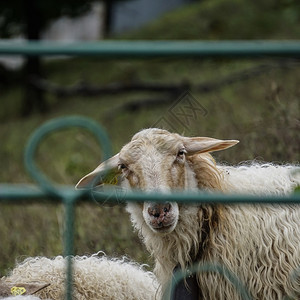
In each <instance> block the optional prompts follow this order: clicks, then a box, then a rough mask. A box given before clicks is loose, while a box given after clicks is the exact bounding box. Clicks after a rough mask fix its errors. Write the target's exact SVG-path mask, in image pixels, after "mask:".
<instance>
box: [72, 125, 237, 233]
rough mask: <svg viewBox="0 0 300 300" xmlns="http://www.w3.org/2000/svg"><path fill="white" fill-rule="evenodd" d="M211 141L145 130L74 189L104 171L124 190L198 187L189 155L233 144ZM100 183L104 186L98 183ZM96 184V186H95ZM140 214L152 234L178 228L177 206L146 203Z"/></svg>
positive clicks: (169, 189) (152, 129)
mask: <svg viewBox="0 0 300 300" xmlns="http://www.w3.org/2000/svg"><path fill="white" fill-rule="evenodd" d="M236 143H237V141H223V140H216V139H213V138H202V137H199V138H186V137H182V136H180V135H178V134H171V133H169V132H168V131H166V130H161V129H155V128H150V129H145V130H142V131H140V132H139V133H137V134H136V135H134V137H133V138H132V140H131V142H130V143H128V144H127V145H125V146H124V147H123V148H122V149H121V151H120V153H118V154H117V155H115V156H114V157H112V158H111V159H109V160H107V161H106V162H104V163H102V164H101V165H100V166H98V167H97V168H96V169H95V170H94V171H93V172H91V173H90V174H88V175H86V176H85V177H83V178H82V179H81V180H80V181H79V183H78V184H77V186H76V187H77V188H82V187H85V186H88V185H89V184H90V183H91V181H93V179H94V178H95V177H98V175H99V174H101V173H102V172H104V171H107V170H113V171H114V172H115V173H117V174H120V175H121V185H122V187H124V188H126V189H137V190H142V191H144V192H146V193H150V192H159V193H170V192H171V191H174V190H182V189H190V188H196V187H197V181H196V179H195V176H194V173H193V171H192V166H190V163H189V162H188V161H187V160H186V158H187V157H188V156H190V155H194V154H199V153H205V152H210V151H217V150H221V149H225V148H228V147H231V146H233V145H234V144H236ZM99 181H100V182H99V183H100V184H101V183H103V181H102V182H101V180H99ZM97 184H98V183H97ZM142 215H143V218H144V221H145V222H146V224H147V225H148V226H149V227H150V228H151V230H153V231H154V232H159V233H169V232H171V231H172V230H174V228H175V227H176V225H177V222H178V219H179V207H178V204H177V203H174V202H171V203H162V204H161V203H160V204H159V203H150V202H148V201H145V202H144V204H143V206H142Z"/></svg>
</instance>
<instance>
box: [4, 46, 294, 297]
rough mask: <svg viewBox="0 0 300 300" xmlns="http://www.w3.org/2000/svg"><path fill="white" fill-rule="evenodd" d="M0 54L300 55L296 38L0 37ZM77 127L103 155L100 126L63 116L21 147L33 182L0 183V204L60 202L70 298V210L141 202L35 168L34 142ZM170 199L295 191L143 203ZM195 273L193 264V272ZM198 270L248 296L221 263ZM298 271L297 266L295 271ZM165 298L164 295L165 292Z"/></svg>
mask: <svg viewBox="0 0 300 300" xmlns="http://www.w3.org/2000/svg"><path fill="white" fill-rule="evenodd" d="M0 55H22V56H30V55H38V56H57V55H67V56H98V57H103V58H106V57H111V58H129V57H130V58H148V57H149V58H151V57H180V58H191V57H199V58H201V57H203V58H206V57H233V58H239V57H251V58H260V57H294V58H299V57H300V41H297V40H295V41H100V42H93V43H73V42H72V43H56V42H47V41H41V42H19V41H18V42H12V41H9V40H0ZM74 126H77V127H81V128H84V129H87V130H89V131H91V132H92V133H93V134H94V135H95V136H96V138H97V140H98V142H99V144H100V145H101V148H102V150H103V152H104V159H105V158H107V157H109V156H110V155H111V146H110V141H109V139H108V137H107V135H106V133H105V132H104V130H103V129H102V128H101V127H100V126H99V125H98V124H96V123H95V122H94V121H92V120H89V119H87V118H82V117H66V118H59V119H55V120H52V121H50V122H47V123H45V124H44V125H42V126H41V127H40V128H38V129H37V130H36V131H35V132H34V133H33V135H32V136H31V137H30V139H29V142H28V144H27V146H26V150H25V166H26V168H27V170H28V172H29V173H30V175H31V176H32V177H33V178H34V180H35V181H36V182H37V183H38V185H27V184H7V183H2V184H0V203H4V202H6V203H22V204H26V203H31V202H36V201H40V200H43V201H50V202H54V203H57V202H58V203H62V204H63V205H64V206H65V213H66V218H65V222H66V223H65V233H64V255H66V256H67V257H68V258H69V259H68V268H67V275H66V276H67V284H66V299H67V300H70V299H72V260H71V255H72V254H73V253H74V248H73V243H74V226H73V222H74V208H75V205H76V204H77V203H79V202H81V201H90V202H93V201H94V202H97V203H98V202H99V203H107V202H109V203H111V202H115V203H123V202H126V201H138V202H142V201H144V200H145V195H144V194H143V193H133V192H126V193H122V192H121V191H120V190H118V189H115V188H114V189H105V190H97V191H76V190H75V189H74V188H73V187H70V186H59V185H55V184H53V183H51V182H50V181H49V180H48V179H47V177H46V176H45V175H44V174H43V173H42V172H41V171H40V170H39V168H38V167H37V166H36V164H35V161H34V158H35V153H36V149H37V146H38V145H39V143H40V142H41V141H42V139H43V138H44V137H46V136H47V135H49V134H51V133H53V132H55V131H57V130H60V129H63V128H69V127H74ZM170 200H173V201H176V202H201V203H284V204H291V203H293V204H294V203H300V194H294V195H291V196H278V197H266V196H265V197H254V196H245V195H244V196H243V195H241V196H239V195H236V196H229V195H226V196H225V195H219V194H204V193H193V194H187V193H174V194H172V195H165V194H163V195H159V194H147V201H170ZM196 271H199V269H198V267H196V266H195V267H193V272H196ZM200 271H203V272H206V271H214V272H219V273H220V274H223V275H224V276H226V277H227V278H228V279H229V280H230V281H231V282H232V284H233V285H234V286H235V287H236V288H237V290H238V291H239V292H240V295H241V298H242V299H247V300H250V299H251V296H250V295H249V294H248V292H247V288H246V287H244V286H243V285H242V284H241V282H240V281H239V279H238V278H236V276H235V275H234V274H231V273H230V272H229V271H228V270H224V268H223V267H221V266H218V265H217V266H214V265H207V266H202V269H200ZM295 272H298V270H295ZM184 275H185V274H184V273H182V272H181V273H178V274H175V279H174V281H173V282H172V283H171V286H172V287H174V284H175V283H176V282H177V281H178V280H180V279H181V278H183V277H184ZM165 296H166V299H168V297H169V295H165Z"/></svg>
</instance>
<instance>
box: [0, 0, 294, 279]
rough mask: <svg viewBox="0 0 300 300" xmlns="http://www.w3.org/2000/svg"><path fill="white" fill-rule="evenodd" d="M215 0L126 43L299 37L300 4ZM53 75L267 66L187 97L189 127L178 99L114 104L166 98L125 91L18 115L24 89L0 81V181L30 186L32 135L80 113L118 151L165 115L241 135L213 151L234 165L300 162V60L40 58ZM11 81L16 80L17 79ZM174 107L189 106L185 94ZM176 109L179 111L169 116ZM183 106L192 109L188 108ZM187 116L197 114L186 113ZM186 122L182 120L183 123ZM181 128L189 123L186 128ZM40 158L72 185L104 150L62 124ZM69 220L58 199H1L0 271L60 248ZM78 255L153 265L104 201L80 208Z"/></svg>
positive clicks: (202, 73) (156, 77)
mask: <svg viewBox="0 0 300 300" xmlns="http://www.w3.org/2000/svg"><path fill="white" fill-rule="evenodd" d="M276 3H279V2H278V1H271V0H264V1H253V0H243V1H240V0H210V1H201V2H200V3H195V4H193V5H190V6H188V7H186V8H181V9H179V10H178V11H175V12H172V13H170V14H167V15H166V16H164V17H163V18H162V19H160V20H158V21H156V22H154V23H153V24H151V25H149V26H147V27H145V28H142V29H141V30H139V31H137V32H134V33H130V34H126V35H125V36H122V37H116V38H124V37H125V38H127V39H139V38H143V39H147V38H153V39H156V38H157V39H216V40H219V39H258V38H268V39H275V38H276V39H277V38H282V39H287V38H289V39H298V38H299V33H300V32H299V30H300V26H299V25H300V13H299V5H298V3H297V1H284V0H282V1H280V5H276ZM43 64H44V69H45V73H46V74H47V79H48V80H50V81H52V82H55V83H58V84H63V85H72V84H74V83H75V82H77V81H78V80H80V79H81V80H85V81H87V82H90V83H94V84H98V85H99V84H101V85H105V84H109V83H112V82H125V83H128V84H129V83H130V82H133V81H136V80H138V81H140V82H148V83H160V84H161V83H170V84H176V83H178V84H179V83H182V82H190V83H191V84H192V86H197V85H199V84H201V83H204V82H218V81H220V80H222V79H224V78H227V76H229V75H230V74H233V73H241V74H242V73H243V72H244V71H245V70H246V71H248V70H253V68H256V67H259V66H261V65H265V66H267V68H265V69H264V71H262V72H258V73H255V74H256V75H255V76H253V75H252V76H249V78H247V79H244V80H243V81H241V80H237V81H236V82H235V83H231V84H228V85H226V86H222V87H219V88H217V87H216V88H215V89H214V90H213V91H212V92H203V91H202V92H200V91H199V90H197V89H196V88H191V90H190V94H189V95H191V96H192V98H193V99H195V101H196V102H197V103H198V104H200V105H201V107H202V108H204V109H205V112H206V113H203V114H196V115H192V117H191V118H189V119H188V120H189V126H188V127H187V126H185V125H186V123H184V122H185V121H186V119H185V118H184V117H183V116H181V117H179V115H178V114H177V115H176V116H177V118H179V121H178V119H177V120H174V112H175V110H174V107H173V106H172V104H171V103H170V104H164V105H163V104H162V105H159V106H155V107H151V108H149V107H147V108H144V109H141V110H135V111H130V110H125V111H122V112H120V111H119V110H117V109H118V108H119V107H120V105H122V104H124V103H128V102H130V101H132V100H140V101H143V100H145V99H149V98H153V99H155V98H158V97H161V96H160V95H158V94H156V93H142V92H138V93H137V92H135V93H127V94H118V95H114V94H111V95H108V96H107V95H106V96H102V97H101V96H98V97H83V96H77V97H73V98H55V97H54V96H52V95H47V99H46V100H47V102H48V104H49V106H50V107H51V111H50V112H48V113H47V114H44V115H41V114H38V113H36V114H33V115H32V116H31V117H28V118H26V119H25V118H19V116H18V113H17V112H18V111H19V107H20V106H21V99H22V88H21V86H20V85H18V84H14V83H10V84H7V85H6V86H2V87H1V90H2V92H1V103H0V107H1V109H0V122H1V126H0V140H1V141H2V143H1V147H0V160H1V170H2V171H1V172H0V182H9V183H24V182H25V183H30V182H32V179H31V178H30V177H29V176H28V175H27V173H26V171H25V170H24V167H23V151H24V146H25V144H26V141H27V140H28V137H29V135H30V134H31V132H32V131H33V130H34V129H35V128H37V127H38V126H39V125H41V124H42V123H43V122H44V121H46V120H49V119H51V118H54V117H58V116H66V115H72V114H77V115H79V114H80V115H84V116H88V117H91V118H93V119H95V120H97V121H98V122H99V123H101V124H102V125H103V127H104V128H105V129H106V131H107V132H108V134H109V136H110V137H111V141H112V143H113V149H114V151H115V152H117V151H118V150H119V149H120V147H121V146H122V145H123V144H124V143H126V142H127V141H128V140H129V139H130V137H131V136H132V135H133V134H134V133H135V132H137V131H138V130H140V129H141V128H145V127H149V126H152V125H154V124H157V122H158V121H159V120H160V119H161V118H162V117H164V118H165V120H167V121H168V123H166V124H165V126H166V127H168V124H169V125H170V124H171V125H172V126H173V127H174V126H175V128H173V130H176V131H178V132H179V133H184V134H186V135H199V136H201V135H203V136H213V137H217V138H229V139H232V138H233V139H239V140H240V141H241V143H240V144H239V145H237V146H235V147H234V148H232V149H230V150H228V151H224V152H223V153H221V152H220V153H217V154H216V157H217V159H218V160H219V161H221V162H228V163H238V162H240V161H245V160H250V159H258V160H266V161H276V162H297V161H299V144H300V143H299V98H300V91H299V84H298V83H299V81H300V72H299V67H300V65H299V61H297V60H292V59H290V60H284V61H283V60H280V59H276V60H275V59H274V60H270V59H256V60H253V61H251V60H240V59H236V60H233V59H232V60H229V59H218V60H213V59H209V60H201V59H198V60H196V59H184V60H174V59H167V58H165V59H151V60H117V61H114V60H110V61H107V60H105V61H104V60H101V59H97V58H93V59H91V58H73V59H67V60H56V61H44V62H43ZM14 78H15V77H14ZM178 99H181V102H180V101H179V102H178V104H177V106H176V107H175V109H176V108H177V109H178V110H181V109H185V107H184V105H183V104H185V103H186V102H185V101H186V99H187V98H186V97H183V96H182V95H180V94H178V95H174V101H176V100H178ZM172 112H173V114H172ZM185 112H187V111H185ZM189 113H191V111H189ZM180 118H181V119H180ZM184 124H185V125H184ZM37 161H38V164H39V166H40V167H41V169H42V170H44V172H45V173H46V174H47V175H48V176H49V177H50V178H51V180H53V181H55V182H57V183H59V184H71V185H75V183H76V182H77V181H78V180H79V179H80V178H81V177H82V176H83V175H84V174H86V173H87V172H89V171H90V170H92V169H93V168H94V167H96V166H97V164H99V162H100V161H101V149H100V147H99V146H98V145H97V143H96V142H95V140H94V139H93V138H92V137H91V136H90V135H89V134H87V133H86V132H84V131H82V130H79V129H72V130H66V131H63V132H61V133H56V134H54V135H53V136H51V137H48V138H47V139H46V140H45V141H44V142H43V143H42V145H41V146H40V148H39V151H38V155H37ZM63 224H64V217H63V208H62V207H61V206H60V205H54V204H49V203H44V202H42V203H38V204H36V203H35V204H30V205H8V204H0V252H1V258H0V273H1V274H4V273H5V271H6V270H7V268H9V267H11V266H12V265H13V263H14V261H15V259H18V260H20V259H22V258H24V257H26V256H30V255H47V256H52V255H58V254H61V253H62V246H61V242H62V232H63V226H64V225H63ZM75 226H76V236H75V251H76V254H88V253H95V252H97V251H100V250H102V251H104V252H106V253H107V254H108V255H110V256H122V255H128V256H129V257H131V258H132V259H134V260H137V261H139V262H141V263H149V264H150V265H151V258H149V257H148V254H147V252H146V250H145V249H144V248H143V246H142V245H141V243H140V242H139V241H138V237H137V236H136V235H135V234H134V233H133V232H132V228H131V224H130V222H129V217H128V215H127V214H126V212H125V210H124V207H123V206H114V207H106V206H99V205H96V204H82V205H79V206H78V207H77V208H76V225H75Z"/></svg>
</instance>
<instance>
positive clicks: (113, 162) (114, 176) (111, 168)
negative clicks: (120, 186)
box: [75, 153, 120, 189]
mask: <svg viewBox="0 0 300 300" xmlns="http://www.w3.org/2000/svg"><path fill="white" fill-rule="evenodd" d="M118 162H119V153H118V154H116V155H115V156H113V157H111V158H110V159H108V160H106V161H104V162H103V163H101V164H100V165H99V166H98V167H97V168H96V169H95V170H94V171H92V172H91V173H89V174H87V175H85V176H84V177H83V178H81V179H80V180H79V182H78V183H77V184H76V186H75V188H76V189H83V188H93V187H95V186H98V185H101V184H105V183H107V184H117V183H118V175H119V174H120V172H119V171H118ZM101 174H102V175H103V176H101Z"/></svg>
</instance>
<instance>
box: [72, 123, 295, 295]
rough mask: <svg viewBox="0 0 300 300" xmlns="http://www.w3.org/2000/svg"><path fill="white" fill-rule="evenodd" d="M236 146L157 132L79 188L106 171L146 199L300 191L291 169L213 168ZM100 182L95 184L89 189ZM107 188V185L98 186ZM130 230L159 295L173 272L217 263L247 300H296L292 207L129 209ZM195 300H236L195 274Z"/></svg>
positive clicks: (210, 276)
mask: <svg viewBox="0 0 300 300" xmlns="http://www.w3.org/2000/svg"><path fill="white" fill-rule="evenodd" d="M237 142H238V141H235V140H229V141H226V140H218V139H213V138H205V137H195V138H189V137H183V136H180V135H178V134H171V133H169V132H168V131H165V130H160V129H145V130H142V131H141V132H139V133H137V134H136V135H135V136H134V137H133V138H132V140H131V142H130V143H128V144H127V145H125V146H124V147H123V148H122V149H121V151H120V152H119V153H118V154H117V155H115V156H114V157H112V158H111V159H109V160H108V161H106V162H104V163H102V164H101V165H100V166H98V167H97V168H96V169H95V170H94V171H93V172H91V173H90V174H88V175H87V176H85V177H83V178H82V179H81V180H80V181H79V183H78V184H77V188H84V187H89V186H90V184H91V183H93V184H98V183H99V184H101V180H102V179H101V178H100V176H99V175H101V174H103V172H104V171H105V172H106V170H107V169H109V170H110V174H111V173H112V172H115V173H116V176H117V174H120V173H121V174H122V177H121V185H122V186H123V187H124V188H128V189H132V188H137V189H140V190H143V191H145V192H151V191H158V192H163V193H165V192H170V191H174V190H189V191H195V190H199V189H200V190H205V191H217V192H225V193H244V194H246V193H248V194H256V195H282V194H289V193H291V192H292V191H293V189H294V188H295V187H296V186H297V185H299V183H300V180H299V178H297V177H296V176H297V173H296V172H294V169H295V168H296V167H295V166H280V165H273V164H258V163H253V164H246V165H240V166H237V167H229V166H221V165H217V164H216V163H215V161H214V159H213V158H212V156H211V155H210V154H209V152H213V151H218V150H223V149H226V148H229V147H231V146H233V145H235V144H237ZM95 180H98V181H99V182H98V181H96V182H93V181H95ZM103 181H105V179H104V180H103ZM127 210H128V212H129V213H130V214H131V220H132V222H133V224H134V227H135V228H136V229H137V231H138V232H139V234H140V236H141V238H142V240H143V242H144V243H145V245H146V247H147V249H148V250H149V251H150V253H151V254H152V255H153V257H154V258H155V269H154V273H155V274H156V275H157V277H158V280H159V282H160V284H162V286H163V289H165V288H166V286H167V283H168V281H169V280H170V279H171V277H172V272H173V270H174V268H175V267H176V266H180V267H181V268H182V269H187V268H189V266H190V265H191V264H193V263H195V262H197V263H199V264H204V263H217V264H221V265H222V266H224V267H225V268H227V269H228V270H229V271H231V272H233V273H235V274H236V276H237V277H238V278H239V279H240V280H241V282H242V283H243V284H244V285H245V286H246V287H247V289H248V291H249V293H250V295H251V296H252V297H253V299H269V300H275V299H283V298H284V297H285V296H289V297H292V299H300V283H299V278H293V277H292V274H293V271H294V270H296V269H297V268H299V266H300V208H299V207H298V206H297V205H275V204H274V205H251V204H244V205H225V204H224V205H216V204H215V205H213V204H177V203H174V202H171V203H150V202H147V201H145V202H144V203H143V204H138V203H128V204H127ZM197 280H198V287H199V289H198V294H199V299H206V300H209V299H220V300H222V299H241V297H240V295H239V293H238V292H237V291H236V289H235V288H234V287H233V285H232V284H231V282H229V281H228V280H227V279H226V278H224V277H222V276H221V275H220V274H218V273H217V272H205V273H199V274H197Z"/></svg>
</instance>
